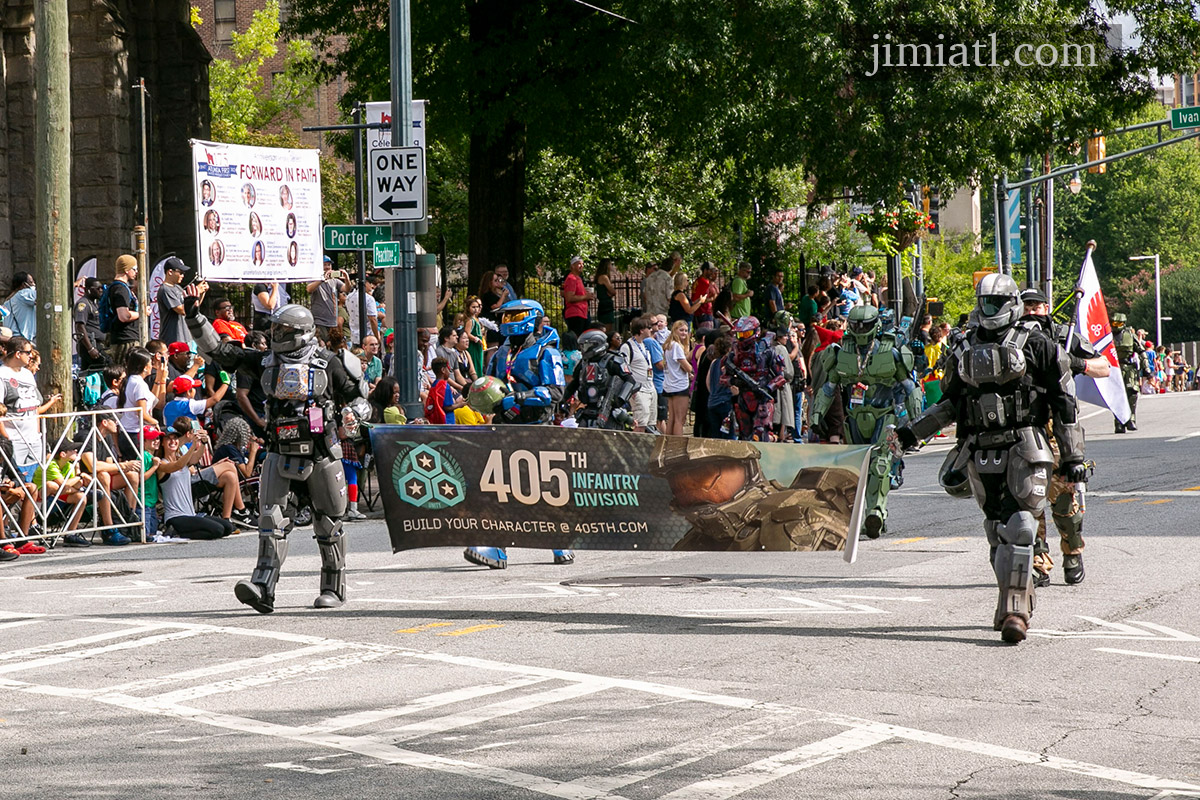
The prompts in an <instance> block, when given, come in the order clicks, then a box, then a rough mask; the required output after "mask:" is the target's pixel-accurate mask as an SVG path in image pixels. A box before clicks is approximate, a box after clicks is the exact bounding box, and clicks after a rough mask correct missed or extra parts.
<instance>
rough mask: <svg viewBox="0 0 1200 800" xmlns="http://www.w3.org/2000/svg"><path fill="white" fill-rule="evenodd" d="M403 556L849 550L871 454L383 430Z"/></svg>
mask: <svg viewBox="0 0 1200 800" xmlns="http://www.w3.org/2000/svg"><path fill="white" fill-rule="evenodd" d="M371 444H372V447H373V449H374V452H375V457H376V465H377V468H378V474H379V482H380V485H381V487H382V489H381V491H382V494H383V504H384V510H385V511H386V513H387V523H388V532H389V534H390V536H391V542H392V549H393V551H400V550H408V549H411V548H415V547H444V546H451V545H455V546H459V545H460V546H464V547H465V546H473V545H479V546H494V547H533V548H543V549H545V548H551V549H567V548H571V549H576V550H697V551H738V552H746V551H757V550H772V551H809V552H811V551H819V550H839V551H843V554H844V555H843V557H844V558H845V560H846V561H849V562H853V561H854V558H855V555H856V548H857V543H858V536H857V532H858V530H859V528H860V527H861V516H862V505H863V495H864V493H865V490H866V461H867V457H868V456H869V454H870V447H867V446H836V445H799V444H759V443H756V442H737V441H725V440H720V439H698V438H692V437H684V436H653V435H650V434H644V433H624V432H619V431H602V430H581V429H575V428H562V427H547V426H511V427H501V428H497V427H490V426H440V425H379V426H375V427H374V428H372V430H371Z"/></svg>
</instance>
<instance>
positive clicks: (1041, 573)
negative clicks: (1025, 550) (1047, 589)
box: [1033, 567, 1050, 589]
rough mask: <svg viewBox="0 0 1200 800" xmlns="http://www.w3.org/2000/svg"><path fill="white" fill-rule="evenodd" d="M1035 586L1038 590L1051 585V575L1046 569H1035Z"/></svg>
mask: <svg viewBox="0 0 1200 800" xmlns="http://www.w3.org/2000/svg"><path fill="white" fill-rule="evenodd" d="M1033 585H1034V586H1036V587H1037V588H1039V589H1040V588H1042V587H1043V586H1049V585H1050V573H1049V572H1046V570H1044V569H1038V568H1037V567H1034V568H1033Z"/></svg>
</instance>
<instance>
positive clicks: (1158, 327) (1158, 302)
mask: <svg viewBox="0 0 1200 800" xmlns="http://www.w3.org/2000/svg"><path fill="white" fill-rule="evenodd" d="M1151 258H1153V259H1154V323H1155V326H1154V336H1155V339H1154V345H1155V347H1157V346H1159V345H1161V344H1162V343H1163V341H1162V320H1163V316H1162V281H1161V280H1160V279H1159V278H1160V276H1159V270H1158V253H1155V254H1154V255H1152V256H1130V257H1129V260H1130V261H1145V260H1147V259H1151Z"/></svg>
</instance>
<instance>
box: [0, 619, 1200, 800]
mask: <svg viewBox="0 0 1200 800" xmlns="http://www.w3.org/2000/svg"><path fill="white" fill-rule="evenodd" d="M87 619H88V621H95V620H96V619H97V618H87ZM176 627H181V628H186V629H187V630H188V631H192V632H195V633H201V632H204V633H209V632H216V631H221V632H225V633H231V634H240V635H247V636H261V637H265V638H271V639H276V640H280V641H304V642H305V643H309V644H316V643H325V642H336V641H337V640H331V639H324V638H321V637H311V636H299V635H296V634H284V633H280V632H277V631H264V630H252V629H240V628H220V627H218V626H201V625H189V624H185V623H176ZM341 644H343V645H345V646H346V647H354V648H361V649H363V650H365V651H368V652H370V653H373V654H376V655H385V654H389V653H391V654H396V655H397V656H399V657H401V658H409V659H415V660H420V661H427V662H432V663H441V664H454V665H457V666H464V667H475V668H479V669H484V670H489V671H493V672H502V673H504V672H506V673H514V674H517V675H527V676H541V677H546V678H553V679H558V680H563V681H568V682H572V683H575V684H577V685H576V686H568V687H564V689H562V690H555V691H556V692H560V691H561V692H563V693H572V694H574V695H575V696H580V695H582V694H588V693H590V692H595V691H601V690H603V689H610V688H611V689H628V690H630V691H636V692H644V693H646V694H651V695H656V696H659V697H669V698H674V699H679V700H690V701H695V702H700V703H706V704H709V705H714V706H719V707H723V708H736V709H744V710H753V711H757V712H759V713H763V714H785V715H797V714H808V715H812V716H813V718H814V721H815V722H820V723H827V724H831V725H841V726H844V727H846V728H848V729H854V731H856V733H854V734H852V738H853V736H863V735H866V734H867V733H874V734H877V735H879V736H886V737H895V738H900V739H905V740H908V741H913V742H919V743H923V744H929V745H933V746H936V747H944V748H948V749H952V750H957V751H961V752H967V753H973V754H976V755H981V756H986V757H989V758H996V759H1001V760H1007V761H1012V762H1015V763H1020V764H1028V765H1031V766H1037V767H1042V768H1046V769H1054V770H1059V771H1064V772H1070V773H1074V774H1079V775H1087V776H1091V777H1095V778H1099V779H1102V780H1107V781H1112V782H1115V783H1122V784H1126V785H1130V786H1137V787H1140V788H1144V789H1150V790H1154V791H1158V792H1176V793H1185V792H1186V793H1200V785H1196V784H1189V783H1184V782H1182V781H1173V780H1168V779H1165V778H1160V777H1157V776H1154V775H1147V774H1144V773H1138V772H1132V771H1130V770H1123V769H1117V768H1112V767H1106V766H1102V765H1098V764H1089V763H1087V762H1082V761H1074V760H1070V759H1064V758H1058V757H1054V756H1050V757H1046V756H1044V755H1042V754H1041V753H1037V752H1031V751H1026V750H1016V749H1014V748H1009V747H1002V746H998V745H992V744H989V743H986V742H978V741H973V740H969V739H960V738H956V737H953V736H945V735H942V734H938V733H932V732H929V731H922V730H917V729H914V728H905V727H902V726H898V725H889V724H885V723H880V722H875V721H872V720H868V719H862V718H857V717H852V716H848V715H842V714H832V713H827V712H822V711H818V710H814V709H806V708H801V707H794V706H788V705H784V704H781V703H774V702H768V701H760V700H755V699H753V698H746V697H733V696H729V695H719V694H713V693H710V692H704V691H698V690H694V689H689V688H686V687H681V686H671V685H668V684H660V683H652V682H648V681H640V680H632V679H627V678H610V677H605V676H600V675H593V674H588V673H580V672H571V671H568V670H559V669H552V668H545V667H534V666H530V665H519V664H508V663H504V662H499V661H490V660H488V659H482V658H475V657H470V656H455V655H450V654H446V653H433V652H422V651H419V650H409V649H405V648H397V647H386V646H383V645H375V644H371V643H365V642H341ZM134 646H139V645H137V644H134ZM59 647H61V643H59V644H58V645H51V648H52V649H54V648H59ZM0 688H8V689H15V690H19V691H26V692H35V693H44V694H57V695H60V696H64V697H70V696H73V694H74V691H73V690H69V689H66V688H65V687H63V688H60V687H51V686H35V685H30V684H20V683H19V682H17V681H8V680H2V679H0ZM546 694H550V693H546ZM534 697H537V696H536V695H535V696H534ZM95 699H96V700H97V701H99V702H102V703H105V704H108V705H112V706H117V707H121V708H125V709H129V710H134V711H142V712H145V713H151V714H160V715H167V716H172V717H176V718H180V719H185V720H191V721H194V722H198V723H200V724H204V725H209V726H212V727H218V728H222V729H225V730H231V731H239V732H243V733H252V734H257V735H263V736H273V737H277V738H283V739H291V740H294V741H298V742H304V743H307V744H311V745H319V746H325V747H329V748H332V749H335V750H340V751H343V752H353V753H358V754H360V755H365V756H368V757H371V758H376V759H379V760H381V761H384V762H385V763H392V764H406V765H410V766H417V767H422V768H425V769H430V770H435V771H440V772H445V773H449V774H457V775H461V776H463V777H466V778H468V779H470V780H472V781H478V780H480V779H482V780H491V781H494V782H497V783H502V784H505V785H508V786H514V787H519V788H524V789H527V790H529V791H534V792H538V793H540V794H545V795H547V796H550V797H559V798H564V800H610V799H611V800H618V798H617V796H615V795H611V794H605V793H603V792H602V791H598V790H597V789H596V788H594V787H585V786H579V785H574V784H570V783H562V782H558V781H554V780H552V779H549V778H544V777H540V776H536V775H529V774H527V773H522V772H517V771H515V770H504V769H498V768H495V767H489V766H485V765H481V764H472V763H470V762H465V761H460V760H456V759H449V758H443V757H439V756H431V755H427V754H423V753H416V752H412V751H408V750H404V749H401V748H397V747H393V746H391V745H389V744H387V743H385V742H381V741H378V740H377V739H373V738H372V737H354V736H344V735H340V734H310V733H305V732H303V731H302V730H301V729H298V728H293V727H287V726H281V725H275V724H272V723H269V722H264V721H261V720H254V719H249V718H244V717H236V716H231V715H224V714H217V713H213V712H208V711H204V710H201V709H196V708H188V707H185V706H180V705H172V704H170V703H163V702H161V698H142V697H132V696H129V695H121V694H119V693H110V694H107V695H103V696H96V697H95ZM561 699H564V700H565V699H568V698H567V697H565V696H564V697H562V698H561ZM526 701H527V702H528V698H526ZM555 701H556V699H552V700H551V702H555ZM493 708H494V707H493ZM514 713H515V712H514ZM491 716H494V715H491ZM468 724H469V723H468ZM847 733H848V734H849V733H850V732H849V731H848V732H847ZM833 738H834V739H838V737H833ZM827 741H829V740H827ZM846 746H847V747H849V746H850V743H849V742H847V743H846ZM851 749H852V748H851ZM796 752H797V751H789V753H792V754H794V753H796ZM795 758H804V756H795ZM795 758H793V759H792V760H793V761H795ZM778 759H779V757H778V756H776V757H775V761H773V762H771V765H770V766H769V767H768V766H765V765H764V769H765V770H766V771H767V772H770V770H771V769H776V770H778V769H782V768H783V767H784V765H783V764H781V763H780V762H779V761H778ZM766 761H771V760H770V759H767V760H766Z"/></svg>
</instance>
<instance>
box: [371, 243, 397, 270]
mask: <svg viewBox="0 0 1200 800" xmlns="http://www.w3.org/2000/svg"><path fill="white" fill-rule="evenodd" d="M398 266H400V243H399V242H376V243H375V267H376V268H377V269H379V268H383V267H398Z"/></svg>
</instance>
